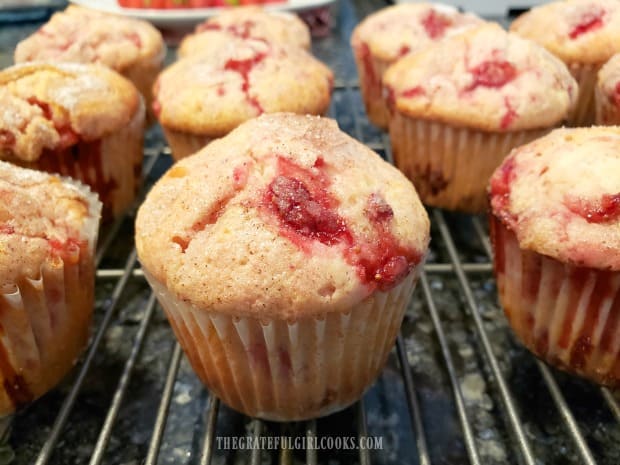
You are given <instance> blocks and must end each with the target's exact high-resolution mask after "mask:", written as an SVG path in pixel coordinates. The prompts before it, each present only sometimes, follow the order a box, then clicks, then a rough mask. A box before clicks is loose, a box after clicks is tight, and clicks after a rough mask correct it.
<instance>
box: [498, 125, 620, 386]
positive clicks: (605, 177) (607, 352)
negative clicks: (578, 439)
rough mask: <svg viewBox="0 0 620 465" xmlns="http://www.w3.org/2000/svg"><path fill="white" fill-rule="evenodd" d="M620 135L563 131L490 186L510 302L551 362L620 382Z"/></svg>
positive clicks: (523, 333)
mask: <svg viewBox="0 0 620 465" xmlns="http://www.w3.org/2000/svg"><path fill="white" fill-rule="evenodd" d="M619 147H620V128H618V127H592V128H580V129H558V130H555V131H553V132H552V133H550V134H549V135H547V136H545V137H543V138H541V139H538V140H536V141H534V142H531V143H530V144H527V145H525V146H522V147H519V148H517V149H515V150H514V151H513V152H512V153H511V154H510V156H508V157H507V158H506V160H504V162H503V163H502V165H501V166H500V167H499V168H498V169H497V170H496V171H495V173H494V174H493V177H492V178H491V181H490V188H489V192H490V201H491V226H492V227H491V238H492V240H493V248H494V261H495V273H496V276H497V280H498V290H499V294H500V300H501V302H502V304H503V306H504V309H505V311H506V314H507V316H508V319H509V320H510V323H511V326H512V327H513V329H514V330H515V332H516V333H517V335H518V336H519V338H520V339H521V340H522V341H523V342H524V344H525V345H526V346H527V347H528V348H529V349H530V350H532V351H533V352H534V353H536V354H537V355H538V356H540V357H542V358H543V359H545V360H547V361H548V362H549V363H551V364H553V365H556V366H558V367H560V368H563V369H565V370H567V371H570V372H573V373H576V374H579V375H582V376H585V377H587V378H589V379H592V380H594V381H596V382H598V383H603V384H608V385H611V386H616V385H618V382H619V381H620V356H619V354H620V292H619V291H620V274H619V271H620V240H619V239H618V237H617V236H618V235H617V233H616V231H617V230H618V227H619V226H620V176H618V175H617V174H618V173H620V149H619Z"/></svg>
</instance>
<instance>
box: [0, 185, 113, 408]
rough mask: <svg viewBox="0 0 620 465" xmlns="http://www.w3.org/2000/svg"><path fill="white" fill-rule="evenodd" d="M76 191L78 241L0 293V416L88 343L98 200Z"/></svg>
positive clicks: (50, 383)
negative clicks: (81, 212)
mask: <svg viewBox="0 0 620 465" xmlns="http://www.w3.org/2000/svg"><path fill="white" fill-rule="evenodd" d="M65 181H67V180H65ZM74 184H76V185H77V183H74ZM80 190H82V191H83V192H84V193H86V192H88V194H87V196H88V206H89V212H88V215H89V216H88V219H87V220H86V221H85V223H84V226H83V228H82V233H81V236H80V238H79V239H80V240H79V242H77V243H76V244H73V245H71V246H69V247H67V249H66V250H63V252H62V253H59V254H58V255H57V256H54V257H53V258H50V259H48V260H47V261H46V262H44V263H43V265H42V266H41V269H40V275H39V277H38V278H37V279H31V278H29V277H27V276H21V277H18V278H17V279H16V281H15V283H14V290H13V291H12V292H8V293H4V294H0V328H2V337H1V338H0V376H1V377H2V387H1V388H0V416H4V415H8V414H11V413H13V412H14V411H15V410H17V409H19V408H20V407H22V406H24V405H26V404H28V403H29V402H31V401H33V400H35V399H37V398H38V397H40V396H42V395H43V394H45V393H46V392H47V391H48V390H49V389H51V388H52V387H54V386H55V385H56V384H57V383H58V382H59V381H60V380H61V379H62V378H63V377H64V376H65V375H66V374H67V372H69V370H70V369H71V368H72V367H73V365H74V364H75V362H76V360H77V359H78V357H79V356H80V354H81V353H82V351H83V349H84V347H85V346H86V344H87V342H88V337H89V333H90V326H91V319H92V312H93V304H94V286H95V267H94V253H95V245H96V242H97V233H98V229H99V215H100V211H101V203H100V202H99V201H98V199H97V196H96V195H94V194H92V193H90V192H89V191H88V190H87V189H86V188H85V187H84V186H80ZM16 259H17V257H16Z"/></svg>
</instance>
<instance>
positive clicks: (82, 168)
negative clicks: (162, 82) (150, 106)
mask: <svg viewBox="0 0 620 465" xmlns="http://www.w3.org/2000/svg"><path fill="white" fill-rule="evenodd" d="M144 111H145V109H144V102H143V100H142V98H140V104H139V107H138V110H137V111H136V113H135V115H134V116H133V118H132V119H131V121H130V122H129V124H128V125H126V126H123V127H121V128H120V129H119V130H117V131H116V132H113V133H111V134H108V135H106V136H104V137H102V138H101V139H100V140H99V155H98V156H89V155H82V153H81V151H82V152H87V150H85V148H87V147H88V146H89V144H92V143H93V142H83V141H80V142H78V143H77V144H76V145H75V146H73V147H71V150H72V151H73V152H74V153H80V155H79V156H78V158H74V157H73V156H55V154H54V153H44V154H43V156H42V157H41V158H39V160H36V161H33V162H23V161H21V160H10V161H11V162H14V163H16V164H18V165H20V166H23V167H25V168H29V169H36V170H41V171H46V172H49V173H58V174H61V175H63V176H69V177H71V178H73V179H76V180H78V181H81V182H83V183H84V184H87V185H89V186H90V187H91V189H92V190H93V191H95V192H97V193H98V194H99V197H100V199H101V200H102V201H103V203H104V210H103V217H104V219H106V220H110V219H112V218H118V217H119V216H121V215H122V214H123V213H124V212H125V211H126V210H127V209H128V208H129V207H130V206H131V204H132V203H133V201H134V199H135V196H136V192H137V191H138V188H139V187H140V183H141V178H142V159H143V156H144V153H143V150H142V149H143V138H144ZM107 186H111V187H107Z"/></svg>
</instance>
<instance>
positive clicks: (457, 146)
mask: <svg viewBox="0 0 620 465" xmlns="http://www.w3.org/2000/svg"><path fill="white" fill-rule="evenodd" d="M550 129H551V128H549V129H546V128H545V129H532V130H526V131H513V132H488V131H481V130H477V129H470V128H459V127H454V126H450V125H448V124H445V123H441V122H436V121H428V120H423V119H414V118H409V117H407V116H405V115H403V114H402V113H399V112H395V113H394V114H393V115H392V117H391V120H390V139H391V142H392V152H393V155H394V162H395V165H396V166H397V167H398V168H399V169H400V170H401V171H402V172H403V173H404V174H405V175H406V176H407V177H408V178H409V179H410V180H411V181H412V182H413V184H414V185H415V187H416V190H417V191H418V194H419V196H420V199H421V200H422V202H423V203H424V204H426V205H430V206H434V207H441V208H445V209H448V210H457V211H462V212H468V213H480V212H483V211H485V210H486V209H487V194H486V188H487V183H488V180H489V178H490V177H491V175H492V174H493V171H494V170H495V168H497V167H498V166H499V165H500V164H501V162H502V160H503V159H504V158H505V157H506V155H508V153H509V152H510V150H512V149H513V148H514V147H517V146H519V145H522V144H525V143H527V142H530V141H532V140H534V139H536V138H538V137H540V136H542V135H544V134H546V133H547V132H549V131H550Z"/></svg>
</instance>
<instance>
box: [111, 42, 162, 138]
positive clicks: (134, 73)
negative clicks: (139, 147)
mask: <svg viewBox="0 0 620 465" xmlns="http://www.w3.org/2000/svg"><path fill="white" fill-rule="evenodd" d="M165 56H166V46H165V45H163V46H162V49H161V52H160V53H157V54H156V55H154V56H153V57H152V58H151V59H150V60H147V59H142V60H140V61H137V62H136V63H134V64H132V65H131V66H129V67H127V68H126V69H124V70H122V71H121V74H122V75H123V76H125V77H126V78H127V79H129V80H130V81H131V82H132V83H133V84H134V85H135V86H136V89H138V91H139V92H140V94H142V98H144V103H145V106H146V118H145V125H146V126H150V125H151V124H152V123H154V122H155V121H157V119H156V118H155V115H154V114H153V85H154V84H155V80H156V79H157V76H158V75H159V73H160V72H161V70H162V65H163V62H164V58H165Z"/></svg>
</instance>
